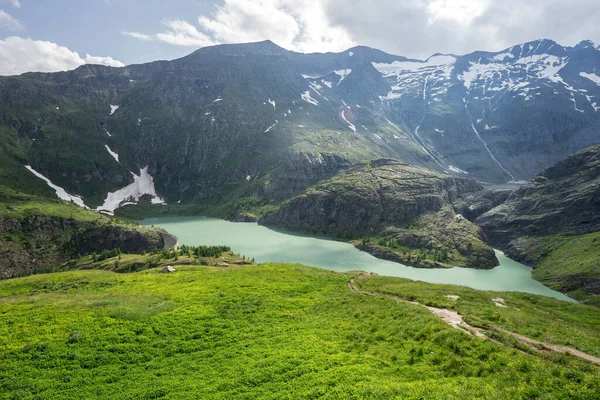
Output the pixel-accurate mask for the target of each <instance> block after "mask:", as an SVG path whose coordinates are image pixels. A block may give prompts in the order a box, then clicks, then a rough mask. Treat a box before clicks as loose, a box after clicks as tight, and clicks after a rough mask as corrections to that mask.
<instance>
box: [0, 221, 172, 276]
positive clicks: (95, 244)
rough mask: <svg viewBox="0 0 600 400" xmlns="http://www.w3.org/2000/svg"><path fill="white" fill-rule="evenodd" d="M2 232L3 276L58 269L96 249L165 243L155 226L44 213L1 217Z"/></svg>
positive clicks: (140, 248)
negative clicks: (96, 220)
mask: <svg viewBox="0 0 600 400" xmlns="http://www.w3.org/2000/svg"><path fill="white" fill-rule="evenodd" d="M0 235H1V237H2V240H0V278H11V277H15V276H21V275H28V274H32V273H37V272H49V271H54V270H56V269H57V268H59V267H60V266H61V265H62V264H63V263H65V262H66V261H68V260H69V259H72V258H74V257H77V256H79V255H84V254H91V253H93V252H96V253H101V252H102V251H104V250H113V249H120V250H121V251H122V252H124V253H140V252H142V251H150V250H153V249H156V248H162V247H163V246H164V243H163V237H162V235H161V231H160V230H158V229H155V228H145V227H140V226H137V225H123V224H116V223H106V222H103V223H100V222H93V221H79V220H74V219H68V218H62V217H51V216H44V215H33V216H29V217H25V218H0Z"/></svg>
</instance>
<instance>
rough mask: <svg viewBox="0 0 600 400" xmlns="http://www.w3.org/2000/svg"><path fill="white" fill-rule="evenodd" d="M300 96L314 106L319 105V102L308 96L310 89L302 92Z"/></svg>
mask: <svg viewBox="0 0 600 400" xmlns="http://www.w3.org/2000/svg"><path fill="white" fill-rule="evenodd" d="M300 97H301V98H302V100H304V101H306V102H307V103H310V104H313V105H315V106H318V105H319V102H318V101H317V100H315V99H313V98H312V97H311V96H310V90H307V91H306V92H304V93H302V94H301V95H300Z"/></svg>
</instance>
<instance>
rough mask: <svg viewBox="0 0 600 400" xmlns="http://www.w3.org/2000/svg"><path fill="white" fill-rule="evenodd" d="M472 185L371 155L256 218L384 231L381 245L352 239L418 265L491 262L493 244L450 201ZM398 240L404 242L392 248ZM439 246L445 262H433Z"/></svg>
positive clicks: (299, 226) (303, 226) (334, 230)
mask: <svg viewBox="0 0 600 400" xmlns="http://www.w3.org/2000/svg"><path fill="white" fill-rule="evenodd" d="M480 190H482V187H481V186H480V185H479V184H478V183H476V182H475V181H473V180H470V179H466V178H456V177H451V176H448V175H443V174H438V173H435V172H432V171H429V170H426V169H423V168H419V167H416V166H414V165H411V164H407V163H404V162H401V161H398V160H393V159H378V160H375V161H372V162H370V163H368V164H363V165H360V166H357V167H355V168H352V169H349V170H347V171H343V172H341V173H339V174H338V175H336V176H334V177H333V178H331V179H328V180H325V181H322V182H320V183H318V184H317V185H316V186H315V187H313V188H311V189H309V190H307V191H306V192H305V193H303V194H301V195H299V196H297V197H294V198H293V199H291V200H290V201H288V202H286V203H284V204H283V205H282V206H281V207H280V208H279V209H278V210H277V211H275V212H273V213H270V214H267V215H266V216H264V217H263V218H261V219H260V220H259V223H261V224H264V225H270V226H278V227H285V228H288V229H295V230H299V231H305V232H313V233H326V234H333V235H338V236H341V237H346V238H349V237H354V238H356V237H363V238H366V237H379V238H385V242H386V243H387V244H389V246H388V247H390V248H389V249H387V248H385V247H386V246H378V245H374V244H372V243H370V244H367V243H362V244H360V245H358V246H357V247H359V248H361V249H363V250H365V251H368V252H370V253H371V254H373V255H375V256H377V257H380V258H385V259H389V260H393V261H399V262H402V263H404V264H409V265H414V266H418V267H423V268H435V267H447V266H451V265H460V266H467V267H474V268H492V267H494V266H496V265H498V261H497V259H496V256H495V254H494V251H493V250H492V249H491V248H489V247H488V246H486V245H485V244H484V243H483V241H482V239H481V237H480V233H479V229H478V228H477V227H476V226H474V225H473V224H472V223H471V222H469V221H467V220H466V219H464V218H463V217H462V216H461V215H459V214H457V213H456V212H455V211H454V209H453V208H452V206H451V204H452V202H453V201H457V200H458V199H459V198H461V197H462V196H465V195H467V194H469V193H473V192H477V191H480ZM400 247H407V248H410V249H411V250H410V251H409V252H408V253H407V252H404V253H403V252H398V251H397V249H398V248H400ZM414 249H426V250H427V251H428V252H429V253H428V255H429V256H430V258H429V259H428V258H427V256H425V255H423V258H419V257H416V256H414V255H413V254H411V251H412V250H414ZM440 252H443V253H444V254H451V255H452V256H451V257H444V260H443V261H444V262H445V264H443V263H442V262H438V260H441V257H440V256H439V254H440ZM435 258H437V260H436V259H435Z"/></svg>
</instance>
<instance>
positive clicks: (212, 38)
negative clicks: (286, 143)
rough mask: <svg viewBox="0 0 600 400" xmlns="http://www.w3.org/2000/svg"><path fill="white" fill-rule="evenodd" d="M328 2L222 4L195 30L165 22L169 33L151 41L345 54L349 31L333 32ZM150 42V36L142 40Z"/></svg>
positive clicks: (235, 0) (227, 0) (243, 0)
mask: <svg viewBox="0 0 600 400" xmlns="http://www.w3.org/2000/svg"><path fill="white" fill-rule="evenodd" d="M326 4H327V1H325V2H317V1H313V0H224V2H223V5H221V6H219V5H216V6H215V12H214V14H213V15H212V16H211V17H207V16H200V17H199V18H198V20H197V25H194V24H192V23H190V22H188V21H182V20H165V21H163V24H165V25H166V26H167V27H168V30H167V31H166V32H161V33H157V34H155V35H152V37H153V38H155V39H156V40H159V41H163V42H166V43H169V44H173V45H179V46H193V47H202V46H210V45H214V44H220V43H243V42H255V41H261V40H267V39H269V40H272V41H274V42H275V43H277V44H279V45H280V46H282V47H285V48H287V49H291V50H297V51H304V52H308V51H332V50H338V51H341V50H344V49H346V48H348V47H351V46H354V45H355V44H356V43H355V42H354V41H353V40H351V38H350V35H349V34H348V31H347V30H346V29H345V28H343V27H340V26H333V25H332V24H331V23H330V21H329V20H328V17H327V10H326ZM123 33H124V34H127V35H129V36H133V37H137V38H138V39H141V40H148V38H149V37H150V35H147V34H141V35H140V36H139V37H138V36H135V35H132V34H131V33H133V32H128V33H125V32H123Z"/></svg>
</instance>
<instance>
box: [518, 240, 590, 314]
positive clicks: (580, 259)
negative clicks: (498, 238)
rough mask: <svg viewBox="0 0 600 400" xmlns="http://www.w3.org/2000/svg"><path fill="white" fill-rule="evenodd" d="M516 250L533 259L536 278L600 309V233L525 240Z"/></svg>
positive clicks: (521, 241)
mask: <svg viewBox="0 0 600 400" xmlns="http://www.w3.org/2000/svg"><path fill="white" fill-rule="evenodd" d="M514 247H515V249H517V250H518V251H519V252H524V253H525V254H528V255H530V257H531V258H532V260H533V262H534V263H535V265H536V268H535V270H534V271H533V277H534V278H535V279H537V280H539V281H540V282H542V283H543V284H544V285H546V286H548V287H551V288H552V289H555V290H559V291H561V292H563V293H567V294H568V295H569V296H571V297H574V298H576V299H577V300H579V301H584V302H585V303H587V304H591V305H596V306H600V295H599V294H598V288H600V232H593V233H588V234H585V235H548V236H542V237H537V238H535V237H534V238H531V237H530V238H524V239H521V240H519V241H516V242H515V245H514Z"/></svg>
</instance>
